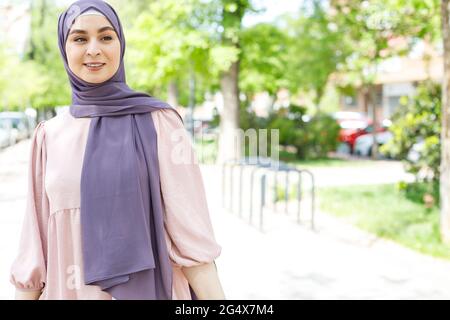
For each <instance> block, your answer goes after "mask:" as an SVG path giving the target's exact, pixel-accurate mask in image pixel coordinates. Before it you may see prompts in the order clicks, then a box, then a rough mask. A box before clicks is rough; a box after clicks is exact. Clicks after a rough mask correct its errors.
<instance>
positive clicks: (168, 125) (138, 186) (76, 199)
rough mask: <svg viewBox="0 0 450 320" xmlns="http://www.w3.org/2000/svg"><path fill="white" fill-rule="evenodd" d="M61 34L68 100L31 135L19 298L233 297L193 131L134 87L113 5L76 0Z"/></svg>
mask: <svg viewBox="0 0 450 320" xmlns="http://www.w3.org/2000/svg"><path fill="white" fill-rule="evenodd" d="M58 40H59V48H60V51H61V55H62V59H63V63H64V66H65V68H66V71H67V74H68V78H69V82H70V85H71V88H72V104H71V106H70V110H69V111H68V112H66V113H63V114H59V115H58V116H56V117H54V118H52V119H50V120H47V121H42V122H40V123H39V124H38V126H37V128H36V129H35V132H34V135H33V137H32V147H31V155H30V164H29V165H30V167H29V189H28V200H27V209H26V215H25V220H24V224H23V230H22V236H21V242H20V247H19V253H18V256H17V258H16V260H15V261H14V263H13V265H12V267H11V276H10V281H11V283H12V284H14V285H15V287H16V299H107V300H108V299H109V300H111V299H225V296H224V293H223V290H222V287H221V284H220V281H219V279H218V276H217V269H216V266H215V261H214V260H215V259H216V258H217V257H218V256H219V255H220V253H221V247H220V246H219V245H218V244H217V242H216V240H215V237H214V232H213V229H212V225H211V221H210V217H209V212H208V207H207V202H206V198H205V190H204V186H203V181H202V176H201V173H200V170H199V167H198V165H197V161H196V160H197V159H196V156H195V154H194V152H193V150H192V145H191V140H190V137H189V135H188V133H187V131H186V130H185V129H184V126H183V121H182V118H181V117H180V115H179V114H178V112H177V111H176V109H174V108H172V107H171V106H170V105H168V104H167V103H165V102H163V101H160V100H158V99H156V98H155V97H152V96H149V95H147V94H144V93H139V92H135V91H133V90H132V89H130V88H129V87H128V86H127V84H126V80H125V69H124V62H123V58H124V53H125V39H124V35H123V30H122V26H121V23H120V20H119V18H118V16H117V14H116V12H115V11H114V9H113V8H112V7H111V6H110V5H109V4H107V3H106V2H103V1H101V0H81V1H76V2H74V3H73V4H72V5H71V6H70V7H69V8H68V9H67V10H66V11H65V12H63V13H62V14H61V15H60V17H59V21H58ZM180 138H181V140H180Z"/></svg>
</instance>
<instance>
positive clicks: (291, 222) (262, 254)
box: [0, 141, 450, 299]
mask: <svg viewBox="0 0 450 320" xmlns="http://www.w3.org/2000/svg"><path fill="white" fill-rule="evenodd" d="M28 148H29V141H24V142H21V143H19V144H17V145H16V146H13V147H11V148H9V149H6V150H5V151H2V152H0V181H1V183H0V238H1V239H0V250H1V253H2V256H1V260H0V299H10V298H12V297H13V294H14V290H13V287H12V286H11V285H10V284H9V282H8V275H9V267H10V264H11V261H12V259H13V258H14V256H15V254H16V250H17V246H18V237H19V234H20V226H21V222H22V217H23V213H24V210H25V203H24V199H25V196H26V185H27V184H26V183H27V181H26V174H27V166H26V165H27V160H28V150H29V149H28ZM202 172H203V177H204V180H205V185H206V190H207V196H208V204H209V207H210V211H211V218H212V221H213V225H214V229H215V233H216V237H217V240H218V242H219V243H220V244H221V246H222V254H221V256H220V257H219V258H218V259H217V261H216V262H217V267H218V270H219V276H220V278H221V282H222V284H223V287H224V290H225V293H226V296H227V298H228V299H353V298H355V299H449V298H450V262H449V261H444V260H440V259H434V258H431V257H428V256H424V255H421V254H418V253H416V252H413V251H411V250H409V249H405V248H403V247H401V246H399V245H396V244H395V243H392V242H389V241H384V240H380V239H376V238H374V237H373V236H371V235H370V234H367V233H365V232H363V231H360V230H358V229H356V228H354V227H352V226H349V225H347V224H345V223H343V222H341V221H340V220H337V219H335V218H333V217H331V216H328V215H326V214H323V213H317V216H316V226H317V231H315V232H313V231H311V230H310V229H309V226H308V224H307V223H306V224H305V225H297V224H296V223H295V219H294V216H293V215H292V216H287V215H285V214H283V213H273V212H271V210H270V208H267V209H266V211H265V216H266V226H267V228H266V231H265V232H264V233H262V232H260V231H258V229H257V228H255V227H253V226H250V225H248V224H247V223H246V222H244V221H243V220H242V219H240V218H239V217H238V216H237V215H236V214H235V213H230V212H227V211H226V210H224V209H222V208H221V202H222V201H221V189H220V187H221V170H220V169H219V168H217V167H215V166H202ZM245 196H248V195H245ZM281 208H282V206H281Z"/></svg>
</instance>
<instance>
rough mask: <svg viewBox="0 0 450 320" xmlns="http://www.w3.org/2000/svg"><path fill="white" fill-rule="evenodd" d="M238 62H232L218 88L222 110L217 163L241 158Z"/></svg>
mask: <svg viewBox="0 0 450 320" xmlns="http://www.w3.org/2000/svg"><path fill="white" fill-rule="evenodd" d="M238 77H239V61H236V62H234V63H233V64H232V65H231V67H230V70H228V71H227V72H226V73H223V74H222V76H221V79H220V88H221V91H222V95H223V110H222V114H221V115H220V136H219V153H218V156H217V163H223V162H225V161H227V160H232V159H239V158H240V157H241V141H240V139H239V138H238V137H239V136H238V129H239V88H238Z"/></svg>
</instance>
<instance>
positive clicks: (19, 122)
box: [0, 112, 31, 144]
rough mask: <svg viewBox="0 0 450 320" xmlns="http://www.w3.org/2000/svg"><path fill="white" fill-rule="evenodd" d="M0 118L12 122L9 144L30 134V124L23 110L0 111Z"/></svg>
mask: <svg viewBox="0 0 450 320" xmlns="http://www.w3.org/2000/svg"><path fill="white" fill-rule="evenodd" d="M0 119H3V120H5V119H7V120H9V121H11V123H12V130H11V138H10V139H11V144H14V143H16V142H17V141H20V140H24V139H27V138H29V137H30V135H31V124H30V121H29V119H28V116H27V115H26V114H25V113H23V112H0Z"/></svg>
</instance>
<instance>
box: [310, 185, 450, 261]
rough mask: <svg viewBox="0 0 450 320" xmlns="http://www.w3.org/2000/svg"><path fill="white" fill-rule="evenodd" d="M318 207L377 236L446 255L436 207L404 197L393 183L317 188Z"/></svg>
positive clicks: (449, 251) (449, 248)
mask: <svg viewBox="0 0 450 320" xmlns="http://www.w3.org/2000/svg"><path fill="white" fill-rule="evenodd" d="M317 191H318V193H317V194H318V202H319V207H320V209H321V210H322V211H323V212H327V213H329V214H332V215H335V216H337V217H340V218H342V219H344V220H346V221H348V222H350V223H352V224H354V225H356V226H358V227H360V228H362V229H364V230H367V231H369V232H371V233H374V234H376V235H378V236H380V237H383V238H387V239H391V240H393V241H396V242H398V243H400V244H402V245H404V246H406V247H409V248H411V249H414V250H417V251H419V252H422V253H425V254H429V255H432V256H435V257H440V258H445V259H450V245H446V244H443V243H442V242H441V241H440V235H439V209H438V208H437V207H434V208H431V209H427V208H425V207H424V206H423V205H422V204H419V203H416V202H413V201H411V200H409V199H407V198H406V197H405V196H404V194H403V193H402V192H400V191H399V190H398V189H397V187H396V185H395V184H386V185H370V186H346V187H327V188H320V189H318V190H317Z"/></svg>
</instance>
